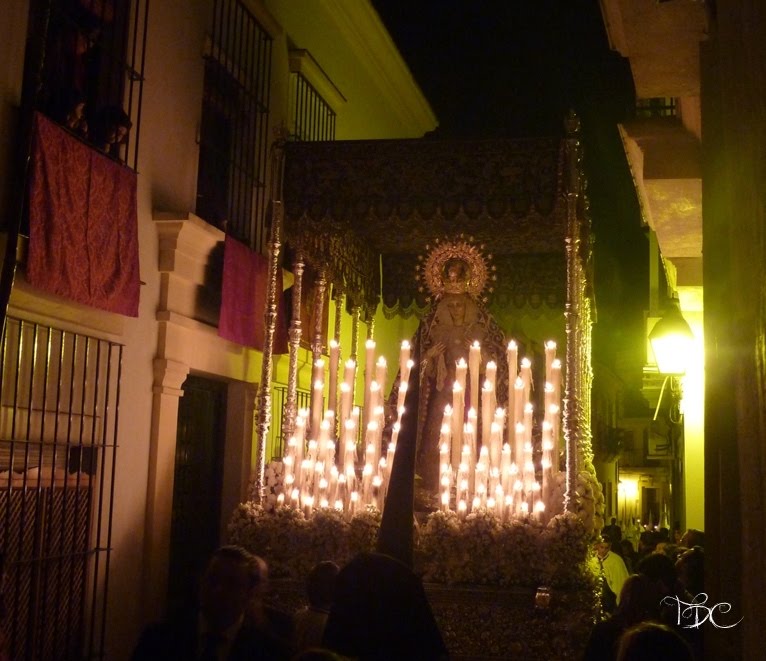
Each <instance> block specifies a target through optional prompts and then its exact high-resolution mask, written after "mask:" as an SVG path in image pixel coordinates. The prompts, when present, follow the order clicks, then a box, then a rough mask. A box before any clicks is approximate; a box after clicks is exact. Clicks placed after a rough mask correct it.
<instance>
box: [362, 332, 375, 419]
mask: <svg viewBox="0 0 766 661" xmlns="http://www.w3.org/2000/svg"><path fill="white" fill-rule="evenodd" d="M364 348H365V353H364V424H365V427H366V426H367V423H368V422H369V421H370V416H371V415H372V408H371V407H370V401H369V399H370V385H371V384H372V382H373V380H374V379H375V341H374V340H367V341H366V342H365V343H364Z"/></svg>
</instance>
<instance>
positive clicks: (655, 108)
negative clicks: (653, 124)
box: [636, 97, 677, 118]
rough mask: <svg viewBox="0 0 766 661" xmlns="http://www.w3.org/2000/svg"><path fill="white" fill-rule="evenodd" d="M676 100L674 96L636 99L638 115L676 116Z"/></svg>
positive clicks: (644, 116) (645, 116)
mask: <svg viewBox="0 0 766 661" xmlns="http://www.w3.org/2000/svg"><path fill="white" fill-rule="evenodd" d="M676 115H677V110H676V100H675V98H673V97H656V98H651V99H636V117H642V118H647V117H675V116H676Z"/></svg>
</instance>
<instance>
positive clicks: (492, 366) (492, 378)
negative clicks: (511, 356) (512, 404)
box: [486, 360, 497, 411]
mask: <svg viewBox="0 0 766 661" xmlns="http://www.w3.org/2000/svg"><path fill="white" fill-rule="evenodd" d="M486 372H487V378H486V380H487V381H489V383H490V385H491V386H492V390H491V393H492V396H491V397H490V404H489V408H490V410H492V411H494V410H495V409H496V408H497V363H496V362H495V361H494V360H490V361H489V362H488V363H487V367H486Z"/></svg>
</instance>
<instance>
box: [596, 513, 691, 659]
mask: <svg viewBox="0 0 766 661" xmlns="http://www.w3.org/2000/svg"><path fill="white" fill-rule="evenodd" d="M638 541H639V543H638V549H633V544H632V542H631V541H630V540H628V539H623V538H622V533H621V530H620V527H619V526H618V525H617V523H616V520H615V519H614V518H613V519H612V521H611V524H610V525H608V526H606V527H605V528H604V529H603V530H602V537H601V539H600V540H599V541H598V542H597V543H596V544H595V549H594V550H595V555H596V558H597V559H598V562H599V571H600V576H601V590H602V593H601V604H602V611H603V613H604V615H605V618H604V619H602V620H601V621H600V622H598V623H597V624H596V625H595V627H594V628H593V631H592V632H591V636H590V639H589V641H588V645H587V649H586V651H585V656H584V661H614V660H619V661H626V660H630V659H649V658H651V659H668V660H670V659H672V660H673V661H695V660H697V659H701V658H702V635H703V630H702V628H701V627H694V626H686V625H687V624H688V622H686V619H688V618H689V617H693V615H692V614H691V611H688V612H685V605H688V604H693V603H694V602H695V599H696V598H697V596H698V595H701V594H702V593H703V592H704V557H705V552H704V544H705V536H704V533H703V532H702V531H700V530H695V529H689V530H687V531H686V532H685V533H684V534H683V535H681V534H680V533H679V534H676V535H674V538H673V540H672V541H671V535H670V531H669V530H667V529H658V530H644V531H643V532H642V533H641V535H640V536H639V540H638Z"/></svg>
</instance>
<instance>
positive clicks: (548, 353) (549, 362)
mask: <svg viewBox="0 0 766 661" xmlns="http://www.w3.org/2000/svg"><path fill="white" fill-rule="evenodd" d="M555 357H556V343H555V342H554V341H553V340H548V341H547V342H546V343H545V380H546V381H550V380H551V368H552V366H553V359H554V358H555Z"/></svg>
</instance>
